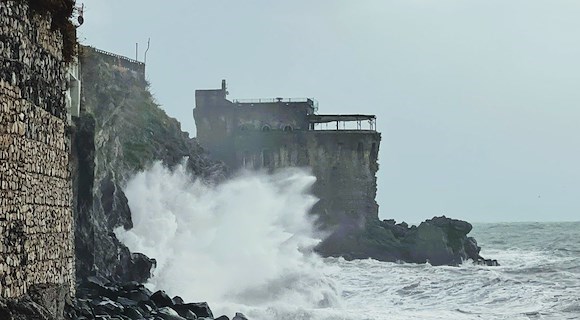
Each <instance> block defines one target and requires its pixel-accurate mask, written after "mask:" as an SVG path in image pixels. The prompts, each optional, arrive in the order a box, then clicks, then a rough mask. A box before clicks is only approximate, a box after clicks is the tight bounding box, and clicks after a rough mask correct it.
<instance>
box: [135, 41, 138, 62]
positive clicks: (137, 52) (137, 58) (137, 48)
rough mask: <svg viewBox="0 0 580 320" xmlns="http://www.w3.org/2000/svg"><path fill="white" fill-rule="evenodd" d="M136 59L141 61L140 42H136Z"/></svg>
mask: <svg viewBox="0 0 580 320" xmlns="http://www.w3.org/2000/svg"><path fill="white" fill-rule="evenodd" d="M135 60H137V61H139V43H138V42H135Z"/></svg>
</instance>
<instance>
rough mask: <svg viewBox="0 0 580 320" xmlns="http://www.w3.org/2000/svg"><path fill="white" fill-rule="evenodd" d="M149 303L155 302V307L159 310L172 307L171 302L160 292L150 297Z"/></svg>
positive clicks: (165, 294)
mask: <svg viewBox="0 0 580 320" xmlns="http://www.w3.org/2000/svg"><path fill="white" fill-rule="evenodd" d="M151 301H153V302H155V305H156V306H157V307H159V308H162V307H172V306H173V305H174V303H173V300H171V298H170V297H169V296H168V295H167V293H165V291H162V290H160V291H157V292H155V293H154V294H153V295H151Z"/></svg>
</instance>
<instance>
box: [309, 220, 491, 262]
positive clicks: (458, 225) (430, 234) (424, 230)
mask: <svg viewBox="0 0 580 320" xmlns="http://www.w3.org/2000/svg"><path fill="white" fill-rule="evenodd" d="M471 229H472V226H471V224H470V223H468V222H465V221H461V220H456V219H450V218H447V217H445V216H442V217H434V218H433V219H430V220H426V221H424V222H422V223H421V224H420V225H419V226H411V227H409V226H408V225H407V224H406V223H404V222H403V223H400V224H397V223H396V222H395V221H394V220H384V221H376V222H371V223H369V224H367V226H366V227H365V228H364V229H362V230H361V229H359V228H355V227H349V226H348V225H346V226H341V227H339V228H338V229H337V230H336V231H335V232H334V233H333V234H332V235H331V236H330V237H328V238H327V239H326V240H325V241H323V242H322V243H321V244H320V245H319V246H318V247H317V251H318V252H319V253H321V254H322V255H324V256H342V257H344V258H345V259H349V260H350V259H365V258H373V259H377V260H380V261H392V262H395V261H405V262H412V263H426V262H429V263H430V264H432V265H458V264H460V263H462V262H463V261H465V260H469V259H471V260H473V261H474V262H476V263H481V264H485V265H498V263H497V261H495V260H487V259H484V258H482V257H481V256H480V255H479V251H480V248H479V247H478V246H477V242H476V241H475V239H473V238H471V237H467V234H468V233H469V232H470V231H471Z"/></svg>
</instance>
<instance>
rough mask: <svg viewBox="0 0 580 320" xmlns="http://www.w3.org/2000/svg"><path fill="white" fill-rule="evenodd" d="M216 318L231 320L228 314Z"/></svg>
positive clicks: (216, 319) (217, 319)
mask: <svg viewBox="0 0 580 320" xmlns="http://www.w3.org/2000/svg"><path fill="white" fill-rule="evenodd" d="M215 320H230V318H228V317H227V316H219V317H217V318H215Z"/></svg>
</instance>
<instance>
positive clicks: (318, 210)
mask: <svg viewBox="0 0 580 320" xmlns="http://www.w3.org/2000/svg"><path fill="white" fill-rule="evenodd" d="M226 96H227V88H226V83H225V81H222V86H221V88H219V89H212V90H197V91H196V93H195V99H196V107H195V109H194V118H195V123H196V127H197V138H198V141H199V143H200V144H201V145H202V146H203V147H204V148H205V149H206V150H207V151H208V152H209V154H210V155H211V156H212V157H213V158H215V159H217V160H221V161H223V162H224V163H226V164H227V165H228V166H229V167H230V168H233V169H240V168H247V169H268V170H275V169H279V168H285V167H306V168H310V169H311V170H312V173H313V174H314V175H315V176H316V178H317V181H316V183H315V184H314V186H313V190H312V191H313V193H314V195H316V196H317V197H318V198H319V199H320V201H319V202H318V203H317V204H316V205H315V206H314V208H313V210H312V211H313V213H314V214H316V215H317V216H318V217H319V222H320V225H321V227H323V228H333V227H334V226H337V225H340V224H343V223H349V224H351V225H353V224H354V225H359V226H361V227H362V226H364V224H365V222H366V219H365V218H367V217H369V218H372V217H374V218H375V219H376V217H377V215H378V205H377V203H376V201H375V196H376V191H377V184H376V182H377V180H376V172H377V170H378V152H379V145H380V140H381V135H380V133H379V132H377V131H376V117H375V116H374V115H363V114H349V115H321V114H318V106H317V103H316V102H315V101H314V100H313V99H308V98H304V99H282V98H275V99H253V100H232V101H230V100H228V99H227V97H226ZM347 124H350V125H349V126H348V127H347Z"/></svg>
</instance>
